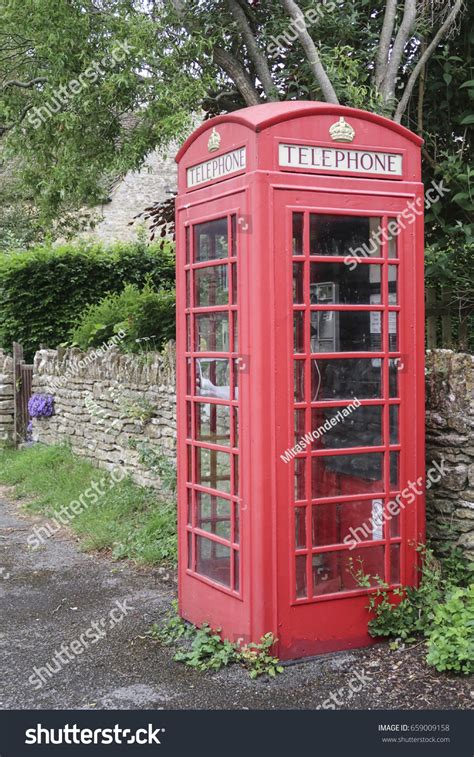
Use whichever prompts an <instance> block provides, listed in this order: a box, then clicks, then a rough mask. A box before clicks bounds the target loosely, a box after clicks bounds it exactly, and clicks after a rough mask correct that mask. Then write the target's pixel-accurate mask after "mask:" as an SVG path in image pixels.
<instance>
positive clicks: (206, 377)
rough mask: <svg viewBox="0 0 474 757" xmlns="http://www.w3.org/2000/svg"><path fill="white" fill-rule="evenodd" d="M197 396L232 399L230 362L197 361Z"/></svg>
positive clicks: (214, 360) (206, 359) (219, 360)
mask: <svg viewBox="0 0 474 757" xmlns="http://www.w3.org/2000/svg"><path fill="white" fill-rule="evenodd" d="M196 394H197V395H199V396H200V397H215V398H216V399H222V400H228V399H230V376H229V361H228V360H227V359H225V358H212V357H209V358H199V360H196Z"/></svg>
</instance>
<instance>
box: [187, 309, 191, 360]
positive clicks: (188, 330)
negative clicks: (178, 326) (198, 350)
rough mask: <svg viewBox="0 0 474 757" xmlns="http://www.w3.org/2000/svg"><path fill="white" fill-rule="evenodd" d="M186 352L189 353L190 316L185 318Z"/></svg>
mask: <svg viewBox="0 0 474 757" xmlns="http://www.w3.org/2000/svg"><path fill="white" fill-rule="evenodd" d="M186 351H187V352H191V316H190V315H187V316H186Z"/></svg>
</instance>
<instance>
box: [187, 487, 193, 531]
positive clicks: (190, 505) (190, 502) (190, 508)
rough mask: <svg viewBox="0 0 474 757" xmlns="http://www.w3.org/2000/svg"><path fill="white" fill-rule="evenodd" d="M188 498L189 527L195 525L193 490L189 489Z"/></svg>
mask: <svg viewBox="0 0 474 757" xmlns="http://www.w3.org/2000/svg"><path fill="white" fill-rule="evenodd" d="M187 498H188V518H187V520H188V526H191V525H192V523H193V490H192V489H188V490H187Z"/></svg>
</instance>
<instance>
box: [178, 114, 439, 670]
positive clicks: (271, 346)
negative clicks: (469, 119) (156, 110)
mask: <svg viewBox="0 0 474 757" xmlns="http://www.w3.org/2000/svg"><path fill="white" fill-rule="evenodd" d="M318 105H319V104H315V103H313V104H307V103H299V104H297V103H287V104H277V105H273V104H272V105H264V106H256V108H249V109H245V110H244V111H240V112H238V113H236V114H230V115H229V116H225V117H223V116H221V117H218V118H217V119H213V120H211V121H209V122H206V124H204V125H203V126H202V127H200V128H199V129H198V130H197V131H196V132H195V133H194V134H193V135H192V136H191V137H190V139H189V140H188V142H187V143H186V144H185V145H184V146H183V148H182V149H181V151H180V153H179V155H178V158H177V159H178V160H179V195H178V198H177V203H176V210H177V407H178V498H179V514H178V521H179V525H178V528H179V556H180V560H179V604H180V611H181V614H182V615H183V616H184V617H185V618H187V619H189V620H190V621H192V622H193V623H196V624H201V623H203V622H209V623H210V624H211V625H212V626H214V627H220V628H222V633H223V635H224V636H225V637H227V638H230V639H233V640H237V639H243V640H245V641H248V640H253V641H255V640H258V639H259V638H260V637H261V636H262V635H263V634H264V633H266V632H267V631H272V632H273V633H274V634H275V636H276V637H278V638H279V643H278V650H277V652H278V654H279V655H280V656H281V657H282V658H291V657H298V656H304V655H309V654H315V653H319V652H325V651H330V650H335V649H342V648H349V647H354V646H363V645H366V644H369V643H370V642H371V641H372V639H371V637H370V636H369V635H368V633H367V620H368V616H367V610H366V606H367V593H368V592H370V591H373V589H360V590H356V591H350V592H346V593H344V594H342V593H341V594H333V595H330V594H327V595H322V596H318V597H317V598H311V597H307V598H305V599H296V597H295V595H294V590H293V587H294V584H295V574H294V555H295V546H294V544H293V534H294V522H293V508H294V505H293V504H292V503H293V494H292V488H293V463H289V464H285V463H283V462H282V461H281V460H280V458H279V455H280V453H281V452H283V451H284V450H285V449H287V448H291V447H292V446H293V445H294V431H293V407H294V405H293V315H292V312H293V302H292V297H291V292H292V263H293V256H292V243H291V223H290V219H291V213H292V212H293V211H297V212H301V211H303V212H307V213H310V212H311V213H324V212H325V211H326V212H328V213H331V214H334V215H337V214H342V215H362V216H364V215H372V216H380V217H382V218H383V219H384V223H386V219H387V218H392V217H397V216H399V215H400V214H401V213H402V211H403V210H404V208H405V207H406V205H407V203H408V202H409V201H412V200H414V199H415V198H417V197H421V198H423V187H422V184H421V183H420V144H421V140H420V139H419V138H418V137H417V136H416V135H413V134H411V133H410V132H408V131H407V130H406V129H403V127H399V126H398V125H395V124H393V123H392V122H390V121H387V120H386V119H383V118H380V117H376V118H375V117H374V116H373V114H365V113H364V112H363V111H355V110H354V109H346V108H343V107H342V106H326V105H324V106H319V107H318ZM340 115H344V116H345V117H346V119H347V120H348V121H349V122H350V123H351V124H352V125H353V126H354V128H355V130H356V138H355V140H354V143H353V145H351V147H353V148H354V149H364V148H367V149H372V150H373V149H380V150H387V151H393V152H403V154H404V174H403V177H402V178H401V179H400V177H396V178H395V177H394V179H387V178H383V179H380V178H373V177H372V178H368V177H362V176H360V175H359V176H357V177H348V176H341V175H339V174H338V175H334V176H329V175H327V173H325V174H324V175H323V174H322V173H319V174H315V173H313V172H307V173H306V172H302V171H294V172H293V171H291V170H288V169H287V168H285V169H284V170H281V169H279V168H278V165H276V164H275V162H274V161H275V144H276V143H277V142H278V141H291V142H296V143H298V142H301V143H303V142H304V143H306V144H308V143H311V144H313V143H314V144H321V143H323V142H327V141H328V137H327V133H328V128H329V126H330V125H331V124H332V123H333V122H334V121H335V120H336V117H338V116H340ZM216 126H218V131H219V132H220V134H221V138H222V142H221V147H220V149H219V151H218V152H216V153H212V156H214V155H217V156H218V155H220V154H222V153H225V152H227V151H229V150H232V149H235V147H237V146H239V145H242V144H245V145H246V150H247V159H246V160H247V170H246V172H245V173H244V174H239V175H237V176H235V175H233V176H232V177H229V178H227V179H225V178H224V179H222V178H219V180H218V181H216V182H213V183H210V184H206V185H205V186H199V187H193V188H192V189H190V190H187V188H186V168H187V167H188V166H189V165H196V164H198V163H199V162H201V161H202V162H204V161H205V160H208V159H209V157H210V154H209V152H208V151H207V140H208V138H209V135H210V133H211V130H212V129H213V127H216ZM359 134H360V137H359V136H358V135H359ZM374 145H377V148H375V147H374ZM232 215H235V216H236V227H235V228H236V231H237V233H236V242H237V265H238V302H237V308H238V312H239V346H238V351H236V352H234V353H232V354H230V353H229V355H230V356H231V357H232V358H233V359H237V360H238V361H239V367H240V368H243V370H241V371H240V375H239V394H238V402H237V403H236V404H238V405H239V412H240V416H239V443H240V445H239V454H240V491H239V496H238V497H237V496H236V497H234V500H235V501H236V502H238V505H239V508H240V544H239V545H237V544H236V543H235V542H234V543H233V549H235V550H237V549H239V550H240V588H239V591H238V592H237V591H234V590H233V587H232V586H230V587H229V588H225V587H223V586H220V585H219V584H217V583H215V582H214V581H212V580H209V579H207V578H205V577H203V576H200V575H197V574H196V572H195V571H193V570H189V569H188V562H187V534H188V533H189V532H190V530H191V531H193V530H194V532H195V533H199V532H198V531H196V530H195V529H190V527H189V525H188V523H187V497H186V491H187V488H188V486H187V483H186V480H187V478H188V474H187V452H186V448H187V447H188V446H192V447H196V446H206V444H202V443H201V442H199V441H197V440H196V439H193V440H189V439H188V440H187V420H186V418H187V415H186V402H191V403H193V404H194V403H196V402H199V401H200V399H201V400H202V398H199V397H198V396H196V395H189V394H186V359H187V358H189V357H192V353H190V352H189V351H187V348H186V315H187V314H188V315H189V312H190V311H189V308H187V307H186V270H191V268H190V267H188V268H187V267H186V266H187V264H186V241H185V240H186V231H185V229H186V228H187V227H188V228H189V227H191V226H194V225H195V224H198V223H202V222H204V221H208V220H212V219H218V218H223V217H227V218H229V219H230V217H231V216H232ZM228 223H229V224H230V222H228ZM399 244H400V248H399V249H400V250H401V252H400V257H399V259H398V261H397V260H394V259H392V258H391V259H390V261H388V260H387V258H386V254H387V250H386V244H385V245H384V248H383V253H382V257H381V258H371V259H370V262H371V263H374V264H376V263H378V264H380V265H382V268H383V271H384V275H383V278H382V282H383V286H384V288H385V289H384V291H385V293H387V292H388V284H387V274H386V270H387V265H388V264H390V265H392V264H393V265H399V266H400V272H401V273H400V276H399V281H398V293H399V301H398V303H397V305H396V306H390V310H391V311H394V312H398V313H399V316H398V324H399V325H398V338H399V351H398V352H396V353H392V352H391V353H390V358H391V359H396V358H397V357H398V358H401V359H402V361H403V364H404V369H403V371H400V373H399V379H400V403H401V412H400V416H399V429H400V440H399V441H400V444H399V445H395V446H390V449H399V450H400V471H399V475H400V486H401V488H403V487H404V486H405V485H406V483H408V481H410V480H412V481H415V480H416V479H417V478H418V477H419V476H424V430H423V429H424V371H423V367H424V326H423V324H424V306H423V220H422V218H421V216H419V217H417V219H416V221H415V222H414V223H413V224H411V225H410V226H408V227H407V228H406V229H405V231H403V232H402V234H401V236H400V239H399ZM306 254H307V250H306V252H305V255H306ZM311 260H313V257H312V258H311ZM314 260H315V261H316V262H317V261H318V260H319V261H321V262H322V261H324V262H331V263H334V262H337V260H338V258H336V257H325V258H314ZM215 262H216V263H218V262H222V261H215ZM368 264H369V263H368V262H364V261H363V262H362V263H361V265H368ZM199 265H201V264H199ZM202 265H204V264H202ZM305 265H306V266H307V267H308V266H309V263H306V264H305ZM191 304H192V303H191ZM297 309H299V308H297ZM301 309H303V310H306V311H309V310H318V309H320V310H321V309H324V306H318V305H310V304H309V302H306V303H305V305H304V306H303V307H302V308H301ZM327 309H331V310H344V309H346V310H357V309H359V310H364V311H367V310H372V311H381V310H382V311H383V310H385V311H386V310H387V309H388V303H387V302H384V301H383V300H382V303H381V305H360V306H354V305H350V306H345V305H331V308H327ZM210 310H211V311H212V308H210ZM204 311H206V308H204ZM204 311H203V312H204ZM308 320H309V316H307V321H308ZM350 354H352V353H345V355H346V357H349V355H350ZM388 354H389V353H388V329H387V328H386V329H385V335H384V342H383V345H382V349H381V351H380V353H373V352H371V353H362V352H356V353H354V356H355V357H358V358H363V357H370V358H374V357H376V356H379V357H380V358H381V359H382V360H385V361H386V360H387V359H388ZM206 355H208V356H210V357H212V354H208V353H206ZM329 355H330V357H332V358H334V357H335V358H337V359H338V358H339V357H340V356H341V355H340V353H329ZM214 356H215V355H214ZM219 357H222V354H221V353H219ZM301 358H303V359H304V355H301ZM318 359H329V356H328V353H326V354H325V355H324V356H322V355H321V356H319V358H318ZM306 362H307V366H308V365H310V363H309V359H307V360H306ZM306 370H307V372H308V370H310V368H308V367H307V368H306ZM384 392H385V400H386V401H385V402H384V401H383V399H382V400H366V401H364V402H363V403H362V404H366V405H371V404H372V405H373V404H381V405H382V406H383V420H384V430H383V434H384V436H383V444H382V445H381V447H380V448H379V447H377V448H371V447H369V448H366V451H369V450H370V451H374V449H375V450H379V449H380V451H381V452H382V453H384V454H385V456H386V461H385V478H386V480H387V475H388V454H386V453H387V452H388V449H389V447H388V436H387V435H388V412H389V410H388V408H389V405H394V404H398V400H395V399H391V400H389V399H388V396H387V392H388V376H387V369H384ZM208 401H209V400H208V399H206V402H208ZM214 401H215V400H214ZM344 404H347V402H346V403H344V401H335V402H327V401H326V402H319V403H317V405H318V406H320V407H331V406H338V407H340V406H344ZM309 419H310V412H309V411H307V413H306V428H305V431H309V430H310V428H309V425H308V424H310V420H309ZM194 430H195V427H194ZM207 446H211V447H213V445H207ZM213 448H214V447H213ZM217 448H218V449H220V448H219V447H217ZM222 449H223V451H224V450H225V451H228V448H222ZM357 451H359V452H363V451H364V448H358V449H357V448H350V449H349V450H341V449H338V450H336V451H329V450H320V451H318V452H316V456H324V455H327V454H344V452H346V453H348V454H355V453H356V452H357ZM193 473H194V468H193ZM308 478H309V476H308ZM308 486H309V484H308ZM197 488H198V489H199V488H200V489H201V490H205V489H206V487H202V486H201V487H200V486H199V485H197ZM308 491H309V490H308ZM386 494H387V492H385V491H384V492H380V498H383V497H384V496H385V495H386ZM372 496H373V497H376V496H377V495H376V494H369V493H367V494H365V495H364V496H362V497H361V496H356V495H352V499H353V500H361V499H368V498H369V497H372ZM350 498H351V497H350V496H346V497H345V498H344V501H347V500H348V499H350ZM340 499H341V497H329V498H326V500H325V501H326V502H328V503H331V502H332V503H335V502H337V501H339V500H340ZM310 512H311V505H310V504H309V505H308V507H307V518H308V520H307V524H306V525H307V527H306V532H307V534H308V538H309V534H310V528H309V517H310ZM203 535H206V536H208V534H203ZM423 538H424V502H423V497H422V496H419V497H418V498H417V500H416V502H415V504H413V505H410V506H409V507H407V508H406V509H405V510H404V511H403V517H402V530H401V533H400V537H399V538H396V539H395V540H393V539H392V540H389V539H388V538H387V534H386V533H385V534H384V539H383V544H384V546H387V545H388V544H389V541H390V542H391V543H399V544H401V545H402V546H401V553H402V565H401V570H402V574H401V581H402V582H403V583H406V584H415V583H416V581H417V572H418V571H417V568H418V558H417V552H416V548H415V547H416V543H417V542H420V541H422V540H423ZM370 545H371V546H372V542H370ZM308 549H309V548H308ZM334 550H335V548H334V546H325V547H322V548H318V552H321V553H324V552H327V553H329V552H333V551H334ZM300 554H302V553H301V552H300ZM385 560H386V565H387V561H388V550H387V554H386V555H385ZM307 563H308V568H307V579H308V582H309V581H310V567H309V565H310V560H309V559H308V561H307Z"/></svg>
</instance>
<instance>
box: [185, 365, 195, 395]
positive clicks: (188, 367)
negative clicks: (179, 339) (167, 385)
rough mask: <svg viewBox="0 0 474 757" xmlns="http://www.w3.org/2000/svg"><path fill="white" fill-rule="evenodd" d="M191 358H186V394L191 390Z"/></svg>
mask: <svg viewBox="0 0 474 757" xmlns="http://www.w3.org/2000/svg"><path fill="white" fill-rule="evenodd" d="M191 365H192V363H191V358H190V357H188V358H186V394H191V392H192V385H193V382H192V376H191Z"/></svg>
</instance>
